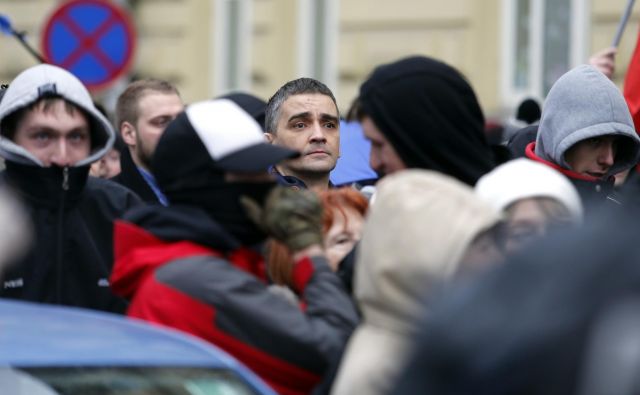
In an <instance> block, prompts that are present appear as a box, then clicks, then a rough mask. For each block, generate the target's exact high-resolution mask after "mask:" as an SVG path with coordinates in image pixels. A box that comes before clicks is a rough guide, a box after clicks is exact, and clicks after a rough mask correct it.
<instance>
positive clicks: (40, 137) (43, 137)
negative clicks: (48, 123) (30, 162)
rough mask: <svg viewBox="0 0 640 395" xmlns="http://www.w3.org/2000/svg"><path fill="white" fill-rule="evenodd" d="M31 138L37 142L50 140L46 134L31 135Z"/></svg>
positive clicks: (49, 135) (49, 136)
mask: <svg viewBox="0 0 640 395" xmlns="http://www.w3.org/2000/svg"><path fill="white" fill-rule="evenodd" d="M33 137H34V138H35V139H36V140H38V141H47V140H49V138H51V134H49V133H47V132H39V133H36V134H34V135H33Z"/></svg>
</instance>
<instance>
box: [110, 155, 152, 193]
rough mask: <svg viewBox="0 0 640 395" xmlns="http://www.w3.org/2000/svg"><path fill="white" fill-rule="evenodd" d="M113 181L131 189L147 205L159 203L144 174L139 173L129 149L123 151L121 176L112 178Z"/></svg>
mask: <svg viewBox="0 0 640 395" xmlns="http://www.w3.org/2000/svg"><path fill="white" fill-rule="evenodd" d="M111 181H114V182H117V183H118V184H120V185H122V186H125V187H127V188H129V189H130V190H132V191H133V192H135V193H136V195H138V196H139V197H140V199H142V201H144V202H145V203H159V201H158V197H157V196H156V194H155V193H154V192H153V190H152V189H151V187H150V186H149V184H147V182H146V181H145V180H144V178H143V177H142V174H140V172H139V171H138V168H137V166H136V164H135V162H134V161H133V159H132V158H131V153H130V152H129V150H128V149H124V150H122V151H121V154H120V174H118V175H117V176H115V177H113V178H111Z"/></svg>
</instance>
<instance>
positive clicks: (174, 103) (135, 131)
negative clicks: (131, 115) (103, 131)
mask: <svg viewBox="0 0 640 395" xmlns="http://www.w3.org/2000/svg"><path fill="white" fill-rule="evenodd" d="M183 109H184V104H183V103H182V99H180V96H178V95H176V94H172V93H171V94H167V93H160V92H149V93H147V94H145V95H144V96H142V98H141V99H140V101H139V102H138V121H137V122H136V125H131V124H129V123H128V122H124V123H123V125H121V128H122V137H123V139H124V141H125V143H126V144H127V145H128V146H129V147H131V148H133V155H132V156H133V159H134V162H135V163H136V164H137V165H138V166H142V167H143V168H146V169H149V168H150V166H151V157H152V156H153V152H154V151H155V150H156V145H158V140H160V136H162V133H163V132H164V130H165V129H166V127H167V125H168V124H169V122H171V121H173V120H174V119H175V118H176V116H178V114H180V112H182V110H183Z"/></svg>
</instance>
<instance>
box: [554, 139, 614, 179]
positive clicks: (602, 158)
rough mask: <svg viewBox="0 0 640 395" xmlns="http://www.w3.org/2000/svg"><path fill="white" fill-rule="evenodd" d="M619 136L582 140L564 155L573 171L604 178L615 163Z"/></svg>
mask: <svg viewBox="0 0 640 395" xmlns="http://www.w3.org/2000/svg"><path fill="white" fill-rule="evenodd" d="M618 141H619V137H618V136H602V137H594V138H590V139H586V140H582V141H580V142H578V143H576V144H574V145H573V146H572V147H571V148H569V149H568V150H567V152H565V154H564V160H565V161H566V162H567V164H569V166H570V167H571V170H573V171H575V172H577V173H581V174H586V175H589V176H592V177H596V178H603V177H604V176H606V175H607V174H608V172H609V169H610V168H611V166H613V163H614V162H615V157H616V152H617V145H618Z"/></svg>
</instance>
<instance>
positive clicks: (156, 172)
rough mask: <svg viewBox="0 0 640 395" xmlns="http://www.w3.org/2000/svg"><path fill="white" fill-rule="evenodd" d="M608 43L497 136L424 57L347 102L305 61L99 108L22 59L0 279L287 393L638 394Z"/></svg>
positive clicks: (60, 73)
mask: <svg viewBox="0 0 640 395" xmlns="http://www.w3.org/2000/svg"><path fill="white" fill-rule="evenodd" d="M612 54H613V52H612V50H605V51H603V52H601V53H599V54H596V55H594V57H593V58H591V59H590V60H589V63H590V64H585V65H581V66H578V67H576V68H574V69H572V70H568V71H567V72H566V73H565V74H564V75H563V76H562V77H561V78H559V79H558V80H557V81H556V83H555V84H554V85H553V87H552V88H551V90H550V92H549V93H548V96H547V98H546V100H545V101H544V103H543V105H542V110H540V107H538V105H537V103H536V102H535V101H534V100H531V99H528V100H525V101H524V102H523V103H522V104H521V105H520V106H519V108H518V113H517V119H518V121H517V123H516V122H511V124H510V126H505V127H504V128H500V134H499V135H498V138H496V136H495V135H494V134H493V133H494V131H490V130H489V129H490V128H488V127H487V122H486V120H485V116H484V114H483V111H482V109H481V106H480V104H479V101H478V99H477V97H476V95H475V93H474V90H473V88H472V86H471V84H470V83H469V81H468V80H467V79H466V78H465V77H464V76H463V75H462V73H460V72H459V71H458V70H457V69H456V68H454V67H452V66H451V65H449V64H446V63H444V62H442V61H440V60H437V59H433V58H430V57H427V56H411V57H406V58H402V59H398V60H396V61H393V62H390V63H387V64H382V65H379V66H378V67H376V68H375V69H374V70H373V71H372V72H371V74H370V75H369V77H368V78H367V79H366V80H365V81H364V82H363V83H362V84H361V86H360V90H359V94H358V96H357V98H356V99H355V100H354V102H353V103H352V105H351V108H350V110H349V111H348V115H347V116H346V118H347V119H345V116H343V115H342V114H341V113H340V111H339V106H338V103H337V102H336V98H335V96H334V95H333V93H332V91H331V90H330V89H329V88H328V87H327V86H326V85H325V84H323V83H322V82H321V81H318V80H316V79H313V78H299V79H295V80H292V81H289V82H286V83H285V84H284V85H282V87H280V88H279V89H278V90H277V91H276V92H275V93H274V94H273V96H272V97H271V98H270V99H269V100H268V101H266V102H265V101H263V100H262V99H260V98H258V97H256V96H254V95H252V94H249V93H245V92H234V93H230V94H227V95H224V96H220V97H216V98H214V99H207V100H202V101H198V102H195V103H189V104H185V103H184V101H183V100H182V98H181V96H180V93H179V90H178V89H177V88H176V87H175V86H174V85H172V84H171V83H169V82H167V81H162V80H157V79H141V80H138V81H135V82H132V83H131V84H130V85H129V86H128V87H127V88H126V89H125V90H124V92H123V93H122V94H121V95H120V96H119V98H118V101H117V106H116V111H115V114H114V115H113V117H112V119H113V120H114V122H113V124H112V123H111V122H110V121H109V117H108V115H107V114H106V113H105V111H104V110H103V109H102V108H101V107H100V106H99V105H98V104H96V103H94V102H93V101H92V98H91V96H90V94H89V92H88V91H87V89H86V88H85V87H84V86H83V84H82V83H81V82H80V81H79V80H78V79H77V78H76V77H74V76H73V75H72V74H71V73H69V72H67V71H65V70H63V69H61V68H59V67H57V66H53V65H47V64H41V65H37V66H34V67H31V68H29V69H27V70H25V71H23V72H22V73H21V74H19V75H18V76H16V77H15V79H14V80H13V81H11V83H10V84H9V86H8V87H7V88H6V89H3V90H2V91H0V92H2V95H1V96H0V156H2V157H3V158H4V161H5V162H4V163H5V170H4V171H3V172H2V173H1V176H0V177H1V178H2V181H1V183H2V189H0V192H1V193H2V195H0V197H2V206H0V221H3V223H2V225H3V226H2V227H0V228H6V229H5V230H4V233H2V237H0V248H2V251H0V256H2V258H3V259H2V262H1V263H2V270H1V272H0V273H1V274H0V278H2V285H3V286H2V287H1V288H0V297H2V298H11V299H19V300H24V301H30V302H36V303H48V304H57V305H66V306H76V307H81V308H87V309H95V310H102V311H108V312H112V313H117V314H124V315H127V316H129V317H134V318H137V319H142V320H145V321H148V322H151V323H153V324H157V325H162V326H167V327H171V328H175V329H178V330H181V331H184V332H187V333H189V334H192V335H195V336H197V337H200V338H202V339H205V340H206V341H209V342H211V343H213V344H215V345H216V346H218V347H220V348H222V349H223V350H225V351H227V352H228V353H230V354H231V355H233V356H234V357H236V358H237V359H239V360H240V361H241V362H243V363H244V364H245V365H247V366H248V367H249V368H250V369H251V370H253V371H254V372H255V373H256V374H258V375H259V376H260V377H261V378H262V379H263V380H264V381H265V382H266V383H268V384H269V385H270V386H271V387H272V388H273V389H274V390H275V391H276V392H278V393H280V394H284V395H290V394H291V395H293V394H335V395H347V394H392V393H398V394H409V393H411V394H412V393H434V394H442V393H451V394H460V393H487V394H488V393H491V394H497V393H503V394H516V393H536V394H537V393H539V394H543V393H544V394H553V393H558V394H560V393H562V394H567V393H575V394H578V393H580V394H582V393H586V394H591V393H593V394H600V393H606V392H602V389H604V388H606V389H611V388H619V389H620V390H619V391H616V392H614V393H616V394H625V393H629V394H632V393H635V392H637V391H638V389H639V388H640V386H639V385H638V381H637V380H634V379H633V377H634V376H633V374H632V373H631V372H633V371H634V369H635V367H636V363H638V361H640V359H639V358H638V357H637V356H638V355H640V353H636V354H633V355H632V356H629V355H626V358H625V355H624V352H625V345H626V344H635V343H634V341H635V342H638V341H639V340H640V338H638V336H639V335H638V334H637V333H640V330H639V329H640V328H638V327H636V326H635V325H637V324H638V322H640V321H638V320H635V319H634V318H635V316H636V315H637V314H638V311H639V310H638V308H637V306H636V305H637V303H638V300H640V299H638V298H639V297H640V269H639V268H640V264H639V262H638V259H637V258H639V257H640V249H638V247H637V246H638V243H635V242H634V237H635V234H636V231H637V230H638V229H636V228H637V227H638V225H636V224H635V223H634V222H637V221H633V219H634V215H635V213H636V212H637V211H638V209H640V205H639V204H638V203H640V199H638V196H639V194H640V191H638V186H639V185H640V183H638V174H637V170H636V168H637V166H638V163H639V161H640V138H639V137H638V133H637V132H636V126H635V125H634V122H633V119H632V116H631V114H630V112H629V108H628V106H627V103H626V101H625V98H624V96H623V94H622V92H621V91H620V89H619V88H618V87H617V86H616V85H615V84H614V83H613V82H612V81H611V80H610V77H611V74H612V72H613V64H612V62H611V60H612V58H613V55H612ZM345 125H349V126H348V127H347V126H345ZM516 126H517V127H516ZM345 133H350V134H353V136H356V137H352V136H351V135H348V136H346V135H345ZM357 136H360V137H357ZM363 137H364V138H363ZM341 139H342V141H345V140H349V141H361V142H364V143H366V144H369V146H367V153H368V156H367V157H364V158H362V157H359V155H360V152H356V151H355V150H352V149H350V147H346V146H345V145H344V144H341ZM358 139H359V140H358ZM369 147H370V148H369ZM340 161H343V162H342V163H356V162H358V161H359V162H360V163H359V164H358V165H357V166H361V167H362V168H364V169H365V171H363V172H351V173H350V174H361V176H360V177H358V176H356V177H352V178H350V179H349V178H345V177H334V176H332V172H333V171H334V169H335V171H338V169H337V168H336V165H337V164H338V163H339V162H340ZM354 166H355V165H354ZM372 175H373V176H372ZM336 179H340V180H341V182H340V183H339V184H337V183H336V182H334V181H333V180H336ZM5 195H7V196H6V197H5ZM5 200H6V202H5ZM16 205H20V206H21V209H20V210H15V209H14V207H16ZM4 207H8V208H10V209H9V210H7V213H3V210H2V209H3V208H4ZM20 214H22V216H20ZM17 217H20V218H17ZM630 306H631V307H630ZM634 307H635V308H634ZM624 336H626V337H624ZM621 339H622V340H621ZM104 341H105V342H108V341H109V339H104ZM625 342H626V343H625ZM616 353H617V354H616ZM614 373H615V374H616V375H617V376H616V377H618V378H619V380H615V383H614V384H611V381H612V380H611V376H612V375H614ZM625 374H626V375H625ZM625 391H626V392H625Z"/></svg>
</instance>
